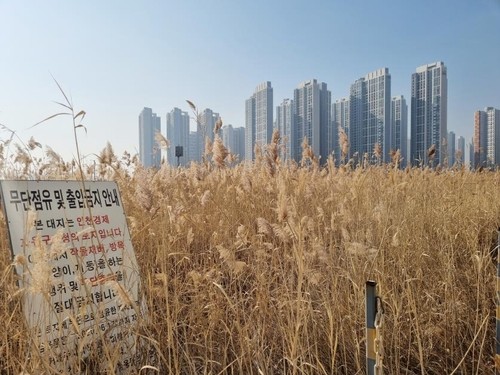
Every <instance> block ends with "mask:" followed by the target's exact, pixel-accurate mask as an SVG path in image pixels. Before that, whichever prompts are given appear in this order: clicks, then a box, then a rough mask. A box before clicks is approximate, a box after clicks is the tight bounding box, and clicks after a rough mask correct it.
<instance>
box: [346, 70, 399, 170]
mask: <svg viewBox="0 0 500 375" xmlns="http://www.w3.org/2000/svg"><path fill="white" fill-rule="evenodd" d="M349 106H350V126H349V143H350V153H351V155H353V156H357V158H356V157H355V159H357V160H358V161H359V160H361V159H360V158H362V157H364V155H365V154H368V155H369V156H370V157H371V156H373V152H374V150H375V148H376V147H375V146H376V145H378V147H379V148H380V150H381V155H380V157H381V161H383V162H388V161H390V151H391V75H390V74H389V69H388V68H383V69H379V70H376V71H374V72H371V73H368V74H367V75H366V76H365V77H363V78H360V79H358V80H356V81H355V82H354V83H353V84H352V85H351V90H350V96H349Z"/></svg>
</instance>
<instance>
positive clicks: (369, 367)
mask: <svg viewBox="0 0 500 375" xmlns="http://www.w3.org/2000/svg"><path fill="white" fill-rule="evenodd" d="M376 290H377V283H376V282H375V281H373V280H368V281H367V282H366V374H367V375H375V362H376V354H375V337H376V331H375V316H376V315H377V293H376Z"/></svg>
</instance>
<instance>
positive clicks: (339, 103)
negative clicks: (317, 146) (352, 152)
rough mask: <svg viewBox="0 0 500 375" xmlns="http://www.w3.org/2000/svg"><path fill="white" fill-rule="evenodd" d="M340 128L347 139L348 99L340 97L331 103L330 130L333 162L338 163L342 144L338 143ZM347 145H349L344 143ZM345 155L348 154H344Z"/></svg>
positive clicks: (340, 157)
mask: <svg viewBox="0 0 500 375" xmlns="http://www.w3.org/2000/svg"><path fill="white" fill-rule="evenodd" d="M341 129H342V130H343V131H344V132H345V134H346V136H347V141H348V139H349V99H348V98H342V99H340V100H336V101H335V103H333V104H332V132H333V150H334V151H333V152H334V156H335V162H336V164H337V165H338V164H339V163H340V162H341V161H342V145H341V144H340V137H339V134H340V132H341ZM345 146H349V145H344V148H345ZM345 156H346V157H347V156H348V155H345Z"/></svg>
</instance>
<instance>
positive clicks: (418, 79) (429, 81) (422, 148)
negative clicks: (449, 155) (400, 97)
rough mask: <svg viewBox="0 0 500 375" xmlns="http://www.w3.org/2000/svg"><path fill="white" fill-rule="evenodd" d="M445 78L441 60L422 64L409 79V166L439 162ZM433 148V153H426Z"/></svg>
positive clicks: (445, 105) (443, 153) (443, 135)
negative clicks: (410, 164)
mask: <svg viewBox="0 0 500 375" xmlns="http://www.w3.org/2000/svg"><path fill="white" fill-rule="evenodd" d="M447 116H448V78H447V74H446V66H445V65H444V63H442V62H441V61H438V62H435V63H432V64H427V65H422V66H419V67H418V68H417V69H416V73H413V74H412V76H411V151H410V154H411V155H410V159H411V163H412V164H413V165H420V164H422V163H423V164H424V165H427V164H428V163H429V162H430V161H432V164H433V165H438V164H441V163H443V161H444V158H445V156H446V152H447V150H446V149H443V143H444V140H446V138H447V136H448V128H447ZM431 147H433V148H434V149H435V152H429V150H430V149H431Z"/></svg>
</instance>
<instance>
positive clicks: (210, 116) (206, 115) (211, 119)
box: [195, 108, 220, 162]
mask: <svg viewBox="0 0 500 375" xmlns="http://www.w3.org/2000/svg"><path fill="white" fill-rule="evenodd" d="M219 120H220V115H219V114H218V113H217V112H214V111H212V110H211V109H210V108H205V109H204V110H203V112H202V113H201V114H200V116H199V118H198V121H197V124H196V132H197V134H198V138H197V142H196V146H197V150H198V154H197V155H196V157H195V159H196V160H197V161H198V162H200V161H202V157H203V155H204V154H205V143H206V139H207V138H208V139H209V140H210V142H213V141H214V135H215V133H214V130H215V124H216V123H217V121H219Z"/></svg>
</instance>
